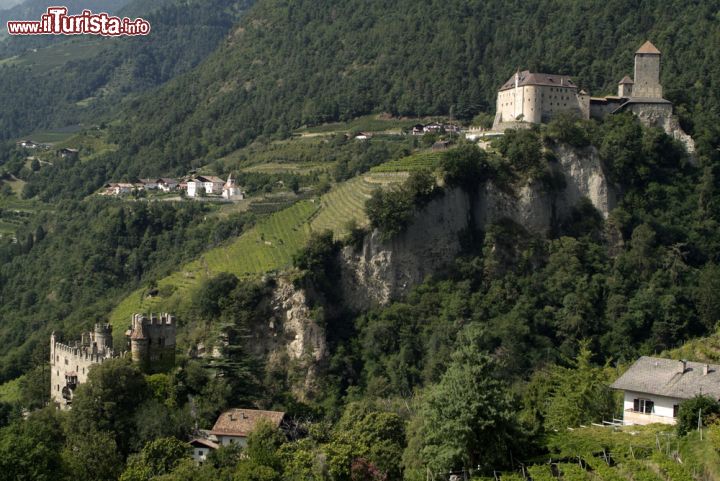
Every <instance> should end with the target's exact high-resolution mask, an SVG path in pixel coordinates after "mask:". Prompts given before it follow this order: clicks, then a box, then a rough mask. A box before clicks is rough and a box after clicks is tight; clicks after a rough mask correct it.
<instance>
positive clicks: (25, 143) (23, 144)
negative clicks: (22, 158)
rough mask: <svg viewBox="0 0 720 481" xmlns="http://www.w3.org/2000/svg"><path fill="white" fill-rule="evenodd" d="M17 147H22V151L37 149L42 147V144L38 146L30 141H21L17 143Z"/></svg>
mask: <svg viewBox="0 0 720 481" xmlns="http://www.w3.org/2000/svg"><path fill="white" fill-rule="evenodd" d="M17 146H18V147H22V148H24V149H32V150H34V149H39V148H40V147H42V144H39V143H37V142H33V141H32V140H27V139H26V140H21V141H19V142H18V143H17Z"/></svg>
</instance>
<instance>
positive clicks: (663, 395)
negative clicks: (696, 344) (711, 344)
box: [610, 356, 720, 425]
mask: <svg viewBox="0 0 720 481" xmlns="http://www.w3.org/2000/svg"><path fill="white" fill-rule="evenodd" d="M610 387H612V388H613V389H617V390H621V391H624V399H623V423H624V424H641V425H642V424H651V423H663V424H675V422H676V418H677V414H678V409H679V406H680V403H681V402H683V401H684V400H686V399H690V398H693V397H695V396H698V395H706V396H711V397H713V398H715V399H720V366H718V365H715V364H703V363H699V362H688V361H676V360H673V359H661V358H657V357H647V356H643V357H641V358H640V359H638V360H637V361H635V364H633V365H632V366H630V369H628V370H627V371H626V372H625V374H623V375H622V376H620V378H619V379H618V380H617V381H615V382H614V383H613V384H612V385H611V386H610Z"/></svg>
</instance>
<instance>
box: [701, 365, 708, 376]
mask: <svg viewBox="0 0 720 481" xmlns="http://www.w3.org/2000/svg"><path fill="white" fill-rule="evenodd" d="M709 372H710V365H709V364H705V365H704V366H703V376H707V375H708V373H709Z"/></svg>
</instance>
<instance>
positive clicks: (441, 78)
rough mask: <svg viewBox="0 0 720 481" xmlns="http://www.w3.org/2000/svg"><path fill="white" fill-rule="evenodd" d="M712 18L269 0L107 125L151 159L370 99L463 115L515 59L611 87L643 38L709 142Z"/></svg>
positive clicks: (682, 108)
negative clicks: (189, 69)
mask: <svg viewBox="0 0 720 481" xmlns="http://www.w3.org/2000/svg"><path fill="white" fill-rule="evenodd" d="M719 24H720V23H719V22H718V12H717V9H714V8H713V7H712V2H710V3H707V2H705V3H700V4H694V5H693V6H692V8H689V6H688V5H687V3H686V2H680V1H671V2H669V1H659V0H653V1H642V2H640V1H635V2H629V3H628V2H624V1H619V0H618V1H607V2H605V1H604V2H600V1H593V2H589V3H588V2H583V3H577V2H563V1H556V0H534V1H515V2H507V1H499V0H493V1H470V2H468V1H460V0H457V1H455V0H453V1H449V2H448V1H433V2H424V3H419V2H413V1H411V0H401V1H397V2H385V1H364V0H353V1H348V2H342V3H337V2H332V1H322V0H321V1H320V2H317V1H310V0H306V1H299V2H292V3H286V2H281V1H274V0H267V1H263V2H260V3H258V4H257V6H256V7H255V8H254V9H253V10H252V12H251V13H250V14H249V16H248V17H247V18H245V19H244V20H243V21H242V22H241V25H240V27H239V28H238V29H236V30H235V31H234V33H233V36H232V38H231V39H230V41H229V42H228V43H227V44H225V45H223V46H222V47H221V48H220V49H219V50H218V51H217V52H216V53H215V54H214V55H213V56H212V57H211V58H210V59H209V60H208V61H207V62H206V63H204V64H203V66H202V67H201V68H199V69H198V70H197V71H195V72H193V73H192V74H188V75H187V76H184V77H183V78H181V79H178V80H177V81H174V82H172V83H171V84H170V85H168V86H167V87H166V88H164V89H163V90H161V91H160V92H159V93H157V94H153V95H152V96H148V97H145V98H143V99H141V100H138V101H137V102H136V103H134V104H133V105H132V107H131V108H130V109H129V110H128V111H127V114H128V115H127V122H125V123H124V124H123V126H122V127H121V128H120V129H118V132H117V136H116V137H117V140H118V142H119V143H120V144H125V145H128V146H132V150H131V151H128V154H132V153H135V152H139V153H140V156H141V157H142V158H143V159H144V160H143V162H144V165H145V166H146V167H145V170H146V171H147V172H151V171H152V170H153V167H152V166H153V165H168V164H172V165H180V166H187V165H188V164H189V162H190V161H191V160H192V159H194V158H197V157H206V158H207V159H212V158H213V157H214V156H217V155H221V154H223V153H225V152H228V151H230V150H233V149H235V148H238V147H241V146H242V145H245V144H246V143H247V142H249V141H250V140H251V139H253V138H254V137H256V136H258V135H270V134H274V133H279V134H280V135H286V134H287V132H288V128H293V127H297V126H299V125H302V124H314V123H320V122H325V121H329V120H337V119H349V118H352V117H355V116H357V115H359V114H364V113H367V112H371V111H384V112H390V113H393V114H397V115H426V114H451V115H453V116H455V117H457V118H460V119H466V120H469V119H471V118H472V117H473V116H474V115H475V114H477V113H479V112H492V111H493V110H494V102H495V92H496V90H497V88H498V86H499V85H501V84H502V83H503V82H504V81H505V80H507V78H508V77H509V76H510V75H511V74H512V73H513V72H514V71H515V69H517V68H530V69H537V70H540V71H543V72H553V73H555V72H556V73H563V74H569V75H572V76H573V77H574V78H575V79H576V80H577V82H578V84H579V85H580V86H581V87H582V88H585V89H587V90H588V91H590V92H591V93H593V94H601V93H614V92H615V91H616V85H617V82H618V81H619V79H621V78H622V76H623V75H625V74H628V73H631V72H632V59H633V55H632V54H633V52H634V51H635V50H636V49H637V48H638V47H639V45H640V44H641V43H642V42H643V41H644V40H645V39H648V38H649V39H652V41H653V43H654V44H655V45H657V46H658V48H660V50H661V51H663V54H664V56H663V72H662V82H663V84H664V87H665V92H666V96H667V97H668V98H669V99H670V100H672V101H674V102H675V103H676V105H677V110H678V112H679V113H680V114H681V118H682V119H683V123H684V124H685V127H686V128H687V129H688V130H689V131H690V132H691V133H693V134H695V135H696V136H699V137H702V138H708V139H711V140H712V141H714V142H717V135H718V134H717V126H716V124H717V122H716V120H717V118H718V115H719V110H718V109H720V96H719V94H718V92H720V88H718V84H717V82H718V80H717V79H718V78H720V75H718V71H717V69H718V65H720V61H719V60H720V59H718V55H720V54H719V53H718V51H717V49H713V48H704V46H707V45H711V44H717V43H718V42H720V28H719V27H718V25H719ZM178 98H183V99H184V101H183V102H181V103H179V102H177V101H176V99H178ZM700 106H702V109H699V107H700ZM132 158H133V156H131V155H128V156H127V159H126V160H124V161H123V164H126V165H127V164H132V163H133V160H132ZM128 168H130V167H129V165H127V166H126V167H121V170H123V169H128Z"/></svg>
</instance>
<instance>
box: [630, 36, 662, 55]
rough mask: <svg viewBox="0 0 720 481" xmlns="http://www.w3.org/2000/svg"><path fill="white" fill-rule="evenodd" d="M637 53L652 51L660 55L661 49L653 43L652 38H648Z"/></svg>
mask: <svg viewBox="0 0 720 481" xmlns="http://www.w3.org/2000/svg"><path fill="white" fill-rule="evenodd" d="M635 53H650V54H654V55H660V50H658V49H657V47H655V45H653V44H652V43H651V42H650V40H647V41H646V42H645V43H644V44H642V46H641V47H640V48H639V49H638V50H637V52H635Z"/></svg>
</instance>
